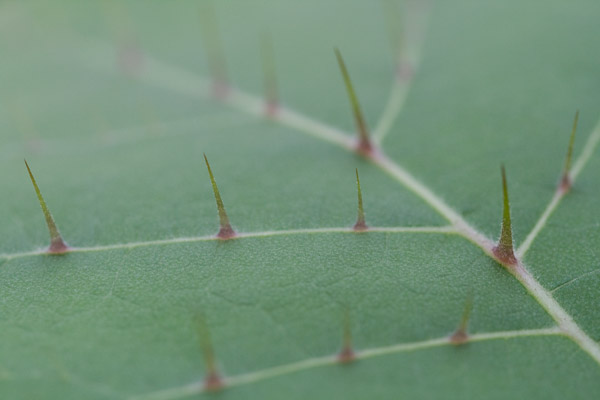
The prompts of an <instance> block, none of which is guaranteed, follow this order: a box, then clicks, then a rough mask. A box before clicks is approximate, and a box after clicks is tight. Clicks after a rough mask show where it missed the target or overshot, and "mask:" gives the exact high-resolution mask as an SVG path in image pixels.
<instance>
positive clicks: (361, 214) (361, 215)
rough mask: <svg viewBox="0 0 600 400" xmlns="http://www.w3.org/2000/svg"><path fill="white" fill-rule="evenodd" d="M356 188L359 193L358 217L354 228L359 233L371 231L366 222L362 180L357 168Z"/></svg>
mask: <svg viewBox="0 0 600 400" xmlns="http://www.w3.org/2000/svg"><path fill="white" fill-rule="evenodd" d="M356 188H357V192H358V217H357V218H356V223H355V224H354V226H353V227H352V229H354V230H355V231H357V232H363V231H366V230H367V229H369V227H368V226H367V224H366V222H365V210H364V209H363V201H362V191H361V190H360V179H358V168H356Z"/></svg>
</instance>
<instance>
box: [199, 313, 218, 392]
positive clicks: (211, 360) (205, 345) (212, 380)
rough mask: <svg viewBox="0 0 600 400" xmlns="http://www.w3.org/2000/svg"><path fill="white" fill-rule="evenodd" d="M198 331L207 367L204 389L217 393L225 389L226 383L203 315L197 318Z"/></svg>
mask: <svg viewBox="0 0 600 400" xmlns="http://www.w3.org/2000/svg"><path fill="white" fill-rule="evenodd" d="M197 322H198V331H199V333H200V345H201V346H202V353H203V355H204V364H205V366H206V375H205V377H204V389H205V390H207V391H211V392H212V391H217V390H220V389H222V388H223V386H224V383H223V379H222V378H221V375H220V374H219V371H218V369H217V362H216V358H215V351H214V349H213V346H212V341H211V338H210V331H209V330H208V326H207V325H206V320H205V319H204V316H203V315H199V316H198V317H197Z"/></svg>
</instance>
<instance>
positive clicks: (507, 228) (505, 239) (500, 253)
mask: <svg viewBox="0 0 600 400" xmlns="http://www.w3.org/2000/svg"><path fill="white" fill-rule="evenodd" d="M501 170H502V193H503V203H504V205H503V214H502V228H501V230H500V240H498V244H497V245H496V246H495V247H494V248H493V249H492V251H493V253H494V255H495V256H496V258H497V259H498V260H499V261H500V262H501V263H502V264H505V265H516V264H517V258H516V257H515V253H514V250H513V240H512V228H511V221H510V203H509V201H508V188H507V186H506V171H505V170H504V165H503V166H502V167H501Z"/></svg>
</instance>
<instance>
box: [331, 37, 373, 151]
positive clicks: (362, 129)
mask: <svg viewBox="0 0 600 400" xmlns="http://www.w3.org/2000/svg"><path fill="white" fill-rule="evenodd" d="M335 56H336V57H337V60H338V64H339V65H340V70H341V72H342V77H343V79H344V83H345V84H346V90H347V91H348V97H349V98H350V104H351V106H352V113H353V114H354V123H355V124H356V130H357V131H358V145H357V146H356V150H357V151H358V152H359V153H361V154H362V155H365V156H368V155H371V154H372V153H373V145H372V144H371V141H370V139H369V130H368V128H367V124H366V123H365V119H364V118H363V114H362V111H361V109H360V104H359V103H358V98H357V97H356V93H355V92H354V87H353V86H352V81H351V80H350V75H349V74H348V69H347V68H346V64H345V63H344V59H343V58H342V54H341V53H340V51H339V49H338V48H335Z"/></svg>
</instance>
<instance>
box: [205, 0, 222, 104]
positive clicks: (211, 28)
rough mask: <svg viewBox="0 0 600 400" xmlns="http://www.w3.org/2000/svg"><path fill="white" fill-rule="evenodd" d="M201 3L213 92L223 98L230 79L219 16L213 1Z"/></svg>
mask: <svg viewBox="0 0 600 400" xmlns="http://www.w3.org/2000/svg"><path fill="white" fill-rule="evenodd" d="M200 4H201V9H200V20H201V21H200V22H201V23H200V26H201V29H202V37H203V38H204V40H203V41H204V48H205V51H206V55H207V58H208V64H209V69H210V75H211V77H212V81H213V94H214V96H215V97H217V98H219V99H223V98H225V97H227V94H228V93H229V80H228V78H227V62H226V61H225V52H224V50H223V44H222V42H221V36H220V35H219V27H218V25H217V16H216V13H215V9H214V6H213V2H212V1H203V2H201V3H200Z"/></svg>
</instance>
